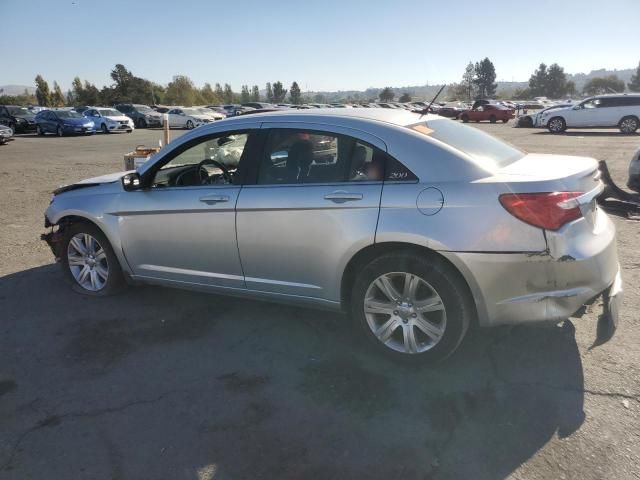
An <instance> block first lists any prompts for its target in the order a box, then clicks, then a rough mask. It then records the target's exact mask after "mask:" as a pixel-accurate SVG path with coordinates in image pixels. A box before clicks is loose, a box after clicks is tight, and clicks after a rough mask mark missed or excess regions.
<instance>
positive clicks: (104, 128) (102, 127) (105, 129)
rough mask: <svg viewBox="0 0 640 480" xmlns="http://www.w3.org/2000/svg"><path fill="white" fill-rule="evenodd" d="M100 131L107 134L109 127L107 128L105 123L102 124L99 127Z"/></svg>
mask: <svg viewBox="0 0 640 480" xmlns="http://www.w3.org/2000/svg"><path fill="white" fill-rule="evenodd" d="M100 130H102V133H109V127H107V124H106V123H103V124H102V126H101V127H100Z"/></svg>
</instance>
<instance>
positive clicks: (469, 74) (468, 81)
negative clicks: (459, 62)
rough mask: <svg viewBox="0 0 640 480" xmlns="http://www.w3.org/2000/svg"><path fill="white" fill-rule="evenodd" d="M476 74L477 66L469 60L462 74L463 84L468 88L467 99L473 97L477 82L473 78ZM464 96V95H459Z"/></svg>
mask: <svg viewBox="0 0 640 480" xmlns="http://www.w3.org/2000/svg"><path fill="white" fill-rule="evenodd" d="M475 76H476V67H475V66H474V65H473V62H469V63H468V64H467V67H466V68H465V69H464V73H463V74H462V85H463V86H464V87H465V89H466V95H465V97H466V98H465V100H467V101H469V100H471V99H472V98H473V94H474V90H475V84H474V82H473V79H474V78H475ZM458 98H463V97H458Z"/></svg>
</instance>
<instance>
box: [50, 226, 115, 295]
mask: <svg viewBox="0 0 640 480" xmlns="http://www.w3.org/2000/svg"><path fill="white" fill-rule="evenodd" d="M60 258H61V260H62V261H61V264H62V268H63V270H64V272H65V274H66V275H67V277H68V278H69V280H70V281H71V283H72V285H73V286H74V289H75V290H76V291H78V292H80V293H84V294H87V295H96V296H107V295H111V294H113V293H115V292H117V291H118V290H120V288H121V287H122V285H123V283H124V282H123V276H122V270H121V268H120V263H119V262H118V259H117V257H116V255H115V253H114V252H113V249H112V248H111V245H110V243H109V241H108V240H107V237H106V236H105V235H104V234H103V233H102V232H101V231H100V229H99V228H98V227H96V226H95V225H93V224H90V223H84V222H81V223H76V224H73V225H71V226H70V227H69V228H68V229H67V231H66V232H65V235H64V240H63V242H62V250H61V252H60Z"/></svg>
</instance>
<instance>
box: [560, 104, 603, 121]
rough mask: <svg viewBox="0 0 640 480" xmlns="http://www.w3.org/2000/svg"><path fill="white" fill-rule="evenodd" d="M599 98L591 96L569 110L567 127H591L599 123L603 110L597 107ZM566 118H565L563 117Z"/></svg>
mask: <svg viewBox="0 0 640 480" xmlns="http://www.w3.org/2000/svg"><path fill="white" fill-rule="evenodd" d="M600 102H601V100H600V99H599V98H593V99H591V100H587V101H585V102H582V103H581V104H580V105H578V106H577V107H574V108H573V109H572V110H570V114H569V116H568V117H569V120H567V126H568V127H593V126H598V125H600V124H601V120H600V118H601V116H602V112H603V110H601V109H600V108H599V106H600ZM565 120H566V119H565Z"/></svg>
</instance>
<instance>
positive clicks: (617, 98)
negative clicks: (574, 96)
mask: <svg viewBox="0 0 640 480" xmlns="http://www.w3.org/2000/svg"><path fill="white" fill-rule="evenodd" d="M538 125H540V126H544V127H547V128H548V129H549V131H550V132H551V133H560V132H564V131H565V130H566V129H567V128H619V129H620V131H621V132H622V133H634V132H635V131H636V130H637V129H638V127H640V94H623V93H619V94H613V95H598V96H596V97H590V98H587V99H586V100H583V101H582V102H580V103H578V104H577V105H575V106H573V107H566V108H561V109H556V110H550V111H548V112H544V113H543V114H542V116H541V118H540V120H539V122H538Z"/></svg>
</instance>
